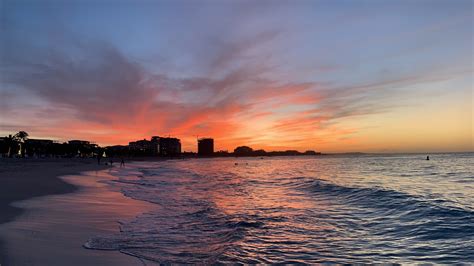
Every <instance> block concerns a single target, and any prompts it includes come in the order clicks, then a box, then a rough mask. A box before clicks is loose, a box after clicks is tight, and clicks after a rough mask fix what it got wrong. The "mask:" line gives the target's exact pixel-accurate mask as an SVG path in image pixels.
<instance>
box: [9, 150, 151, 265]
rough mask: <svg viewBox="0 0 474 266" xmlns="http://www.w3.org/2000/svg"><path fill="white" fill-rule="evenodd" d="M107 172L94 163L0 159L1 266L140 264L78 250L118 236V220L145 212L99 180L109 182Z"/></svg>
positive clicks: (116, 254) (118, 255)
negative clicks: (96, 239)
mask: <svg viewBox="0 0 474 266" xmlns="http://www.w3.org/2000/svg"><path fill="white" fill-rule="evenodd" d="M107 168H108V167H107V166H105V165H98V164H97V161H95V160H93V159H23V160H19V159H4V160H1V161H0V213H1V214H2V215H1V216H0V223H1V224H0V241H1V242H0V264H1V265H31V264H34V265H65V264H68V265H86V264H90V265H91V264H94V265H97V264H101V265H142V263H141V262H140V261H139V260H138V259H135V258H133V257H131V256H126V255H124V254H121V253H119V252H113V251H112V252H107V251H95V250H87V249H85V248H84V247H83V244H84V243H85V242H86V241H87V239H88V237H91V236H94V235H96V234H101V233H111V232H115V231H118V230H119V227H118V224H117V221H119V220H121V219H129V218H133V217H134V216H135V215H136V214H138V213H141V211H142V210H144V209H146V208H145V207H144V205H146V204H145V203H143V202H139V201H135V200H132V199H128V198H125V197H124V196H123V195H122V194H121V193H120V192H119V191H109V190H108V189H107V185H106V184H105V183H101V182H100V181H99V180H105V179H110V177H109V176H107V175H106V171H107ZM81 173H83V174H81ZM66 180H67V181H66ZM123 208H126V209H127V212H124V211H123Z"/></svg>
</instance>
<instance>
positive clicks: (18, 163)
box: [0, 158, 108, 265]
mask: <svg viewBox="0 0 474 266" xmlns="http://www.w3.org/2000/svg"><path fill="white" fill-rule="evenodd" d="M107 168H108V166H106V165H98V164H97V161H96V160H94V159H75V158H73V159H13V158H2V159H0V214H1V215H0V225H1V224H5V223H8V222H12V221H14V220H15V219H16V218H17V217H19V216H20V214H22V212H23V209H22V208H19V207H15V206H12V205H11V204H12V203H13V202H17V201H23V200H27V199H31V198H34V197H40V196H46V195H57V194H65V193H71V192H75V191H77V190H78V187H77V186H76V185H73V184H70V183H68V182H66V181H64V180H63V179H62V178H60V177H61V176H65V175H72V174H77V175H79V174H80V173H82V172H87V171H94V170H103V169H107ZM6 258H7V254H6V253H5V246H4V243H3V242H2V239H1V236H0V264H2V265H5V264H6V262H5V261H6Z"/></svg>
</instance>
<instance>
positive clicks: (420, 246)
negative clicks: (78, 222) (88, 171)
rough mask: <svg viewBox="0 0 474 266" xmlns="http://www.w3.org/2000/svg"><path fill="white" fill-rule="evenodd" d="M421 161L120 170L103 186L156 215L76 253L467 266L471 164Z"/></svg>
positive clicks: (348, 159) (400, 158) (462, 158)
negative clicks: (150, 207) (142, 203)
mask: <svg viewBox="0 0 474 266" xmlns="http://www.w3.org/2000/svg"><path fill="white" fill-rule="evenodd" d="M424 158H425V157H424V156H423V155H391V156H322V157H278V158H277V157H274V158H264V159H260V158H238V159H237V158H221V159H194V160H170V161H163V162H139V163H133V164H129V165H127V168H126V169H115V170H113V172H112V173H113V174H114V175H116V176H117V178H118V180H117V181H116V182H113V183H114V184H113V185H114V186H119V187H121V188H122V191H123V193H124V194H125V195H126V196H129V197H132V198H135V199H139V200H145V201H149V202H152V203H154V204H156V210H154V211H152V212H148V213H144V214H142V215H140V216H138V217H137V218H136V219H134V220H131V221H122V222H121V232H120V233H118V234H116V235H109V236H95V237H93V238H91V239H90V240H89V241H88V242H87V243H86V244H85V246H86V247H88V248H94V249H114V250H120V251H121V252H124V253H127V254H130V255H133V256H137V257H140V258H143V259H147V260H152V261H157V262H160V263H239V262H240V263H275V262H281V263H290V262H295V263H296V262H302V263H316V262H335V263H349V262H351V263H353V262H360V263H370V262H382V263H384V262H394V263H417V262H433V263H457V262H474V171H473V170H474V169H473V165H474V164H473V163H474V160H473V159H474V154H472V153H471V154H438V155H432V156H431V160H430V161H426V160H424ZM236 163H237V164H236Z"/></svg>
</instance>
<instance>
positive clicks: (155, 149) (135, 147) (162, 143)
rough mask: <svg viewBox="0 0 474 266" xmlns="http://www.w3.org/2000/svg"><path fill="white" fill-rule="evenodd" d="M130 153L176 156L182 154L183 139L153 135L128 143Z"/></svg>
mask: <svg viewBox="0 0 474 266" xmlns="http://www.w3.org/2000/svg"><path fill="white" fill-rule="evenodd" d="M128 147H129V150H130V153H131V154H132V155H140V156H152V155H155V156H176V155H180V154H181V141H180V140H179V139H177V138H162V137H158V136H153V137H151V140H146V139H143V140H137V141H132V142H129V143H128Z"/></svg>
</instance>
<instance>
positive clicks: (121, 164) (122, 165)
mask: <svg viewBox="0 0 474 266" xmlns="http://www.w3.org/2000/svg"><path fill="white" fill-rule="evenodd" d="M120 159H121V161H120V167H125V161H124V160H123V158H120Z"/></svg>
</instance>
